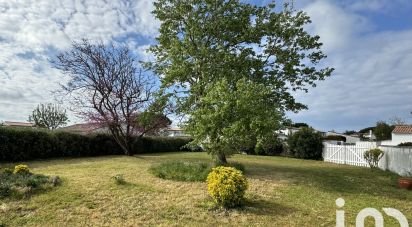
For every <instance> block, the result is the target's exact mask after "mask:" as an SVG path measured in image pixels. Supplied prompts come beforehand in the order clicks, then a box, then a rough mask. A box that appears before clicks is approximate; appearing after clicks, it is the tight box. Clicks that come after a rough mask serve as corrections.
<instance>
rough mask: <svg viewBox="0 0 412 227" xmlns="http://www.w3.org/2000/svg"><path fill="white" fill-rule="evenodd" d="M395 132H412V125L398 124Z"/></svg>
mask: <svg viewBox="0 0 412 227" xmlns="http://www.w3.org/2000/svg"><path fill="white" fill-rule="evenodd" d="M392 132H393V133H401V134H412V125H397V126H395V129H393V131H392Z"/></svg>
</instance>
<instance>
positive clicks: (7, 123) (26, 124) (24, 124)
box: [3, 121, 34, 127]
mask: <svg viewBox="0 0 412 227" xmlns="http://www.w3.org/2000/svg"><path fill="white" fill-rule="evenodd" d="M3 125H4V126H14V127H33V126H34V124H33V123H29V122H17V121H4V123H3Z"/></svg>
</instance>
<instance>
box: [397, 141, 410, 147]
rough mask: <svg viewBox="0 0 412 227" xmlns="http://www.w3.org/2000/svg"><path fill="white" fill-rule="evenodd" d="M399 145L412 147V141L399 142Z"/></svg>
mask: <svg viewBox="0 0 412 227" xmlns="http://www.w3.org/2000/svg"><path fill="white" fill-rule="evenodd" d="M398 147H412V142H404V143H400V144H398Z"/></svg>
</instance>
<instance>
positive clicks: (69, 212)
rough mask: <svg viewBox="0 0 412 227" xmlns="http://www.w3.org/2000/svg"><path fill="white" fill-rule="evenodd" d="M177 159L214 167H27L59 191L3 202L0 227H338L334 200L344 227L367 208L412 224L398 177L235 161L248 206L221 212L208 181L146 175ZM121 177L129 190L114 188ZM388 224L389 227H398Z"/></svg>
mask: <svg viewBox="0 0 412 227" xmlns="http://www.w3.org/2000/svg"><path fill="white" fill-rule="evenodd" d="M173 160H182V161H186V162H209V161H210V157H209V156H208V155H207V154H205V153H164V154H151V155H139V156H135V157H127V156H106V157H97V158H79V159H60V160H48V161H35V162H29V163H26V164H28V165H29V167H30V168H31V169H32V171H33V172H36V173H41V174H45V175H58V176H60V177H61V178H62V180H63V182H62V185H61V186H59V187H56V188H54V189H53V190H50V191H48V192H47V193H42V194H36V195H34V196H32V197H31V198H29V199H23V200H2V201H0V226H1V224H3V225H6V226H85V225H88V226H138V225H161V226H184V225H189V226H211V225H212V226H213V225H231V226H250V225H259V226H335V212H336V209H337V208H336V205H335V200H336V199H337V198H343V199H345V201H346V203H345V206H344V207H343V210H345V216H346V222H347V223H346V224H347V226H354V223H355V218H356V215H357V213H358V212H359V211H360V210H361V209H363V208H366V207H372V208H376V209H378V210H380V211H382V208H383V207H393V208H396V209H399V210H400V211H401V212H403V213H404V214H405V215H406V216H407V218H408V220H409V222H410V223H412V192H411V191H406V190H400V189H398V188H397V175H395V174H392V173H389V172H383V171H370V170H369V169H367V168H359V167H351V166H344V165H335V164H329V163H324V162H320V161H307V160H298V159H289V158H282V157H263V156H246V155H236V156H234V157H233V158H232V159H231V160H233V161H236V162H238V163H241V164H243V165H244V166H245V167H246V170H247V171H246V173H245V174H246V177H247V178H248V181H249V189H248V191H247V192H246V199H247V202H246V204H245V206H244V207H242V208H240V209H234V210H216V209H214V208H213V205H212V203H211V200H210V198H209V197H208V195H207V190H206V184H205V183H204V182H177V181H171V180H164V179H160V178H157V177H155V176H153V175H152V174H151V173H150V172H149V169H150V167H151V166H152V165H156V164H158V163H162V162H165V161H173ZM12 165H13V164H12V163H10V164H7V163H6V166H12ZM2 166H4V164H3V165H2ZM116 174H121V175H123V176H124V178H125V179H127V184H124V185H117V184H115V183H113V179H112V177H113V176H114V175H116ZM384 217H385V226H398V225H397V223H396V221H395V220H394V219H392V218H390V217H388V216H384ZM369 226H371V225H369Z"/></svg>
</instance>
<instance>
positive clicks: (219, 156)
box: [216, 152, 227, 164]
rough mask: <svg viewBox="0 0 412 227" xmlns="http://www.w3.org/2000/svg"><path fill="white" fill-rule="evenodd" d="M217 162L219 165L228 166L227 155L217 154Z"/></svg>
mask: <svg viewBox="0 0 412 227" xmlns="http://www.w3.org/2000/svg"><path fill="white" fill-rule="evenodd" d="M216 161H217V162H218V163H219V164H227V160H226V155H225V153H222V152H219V153H217V154H216Z"/></svg>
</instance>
